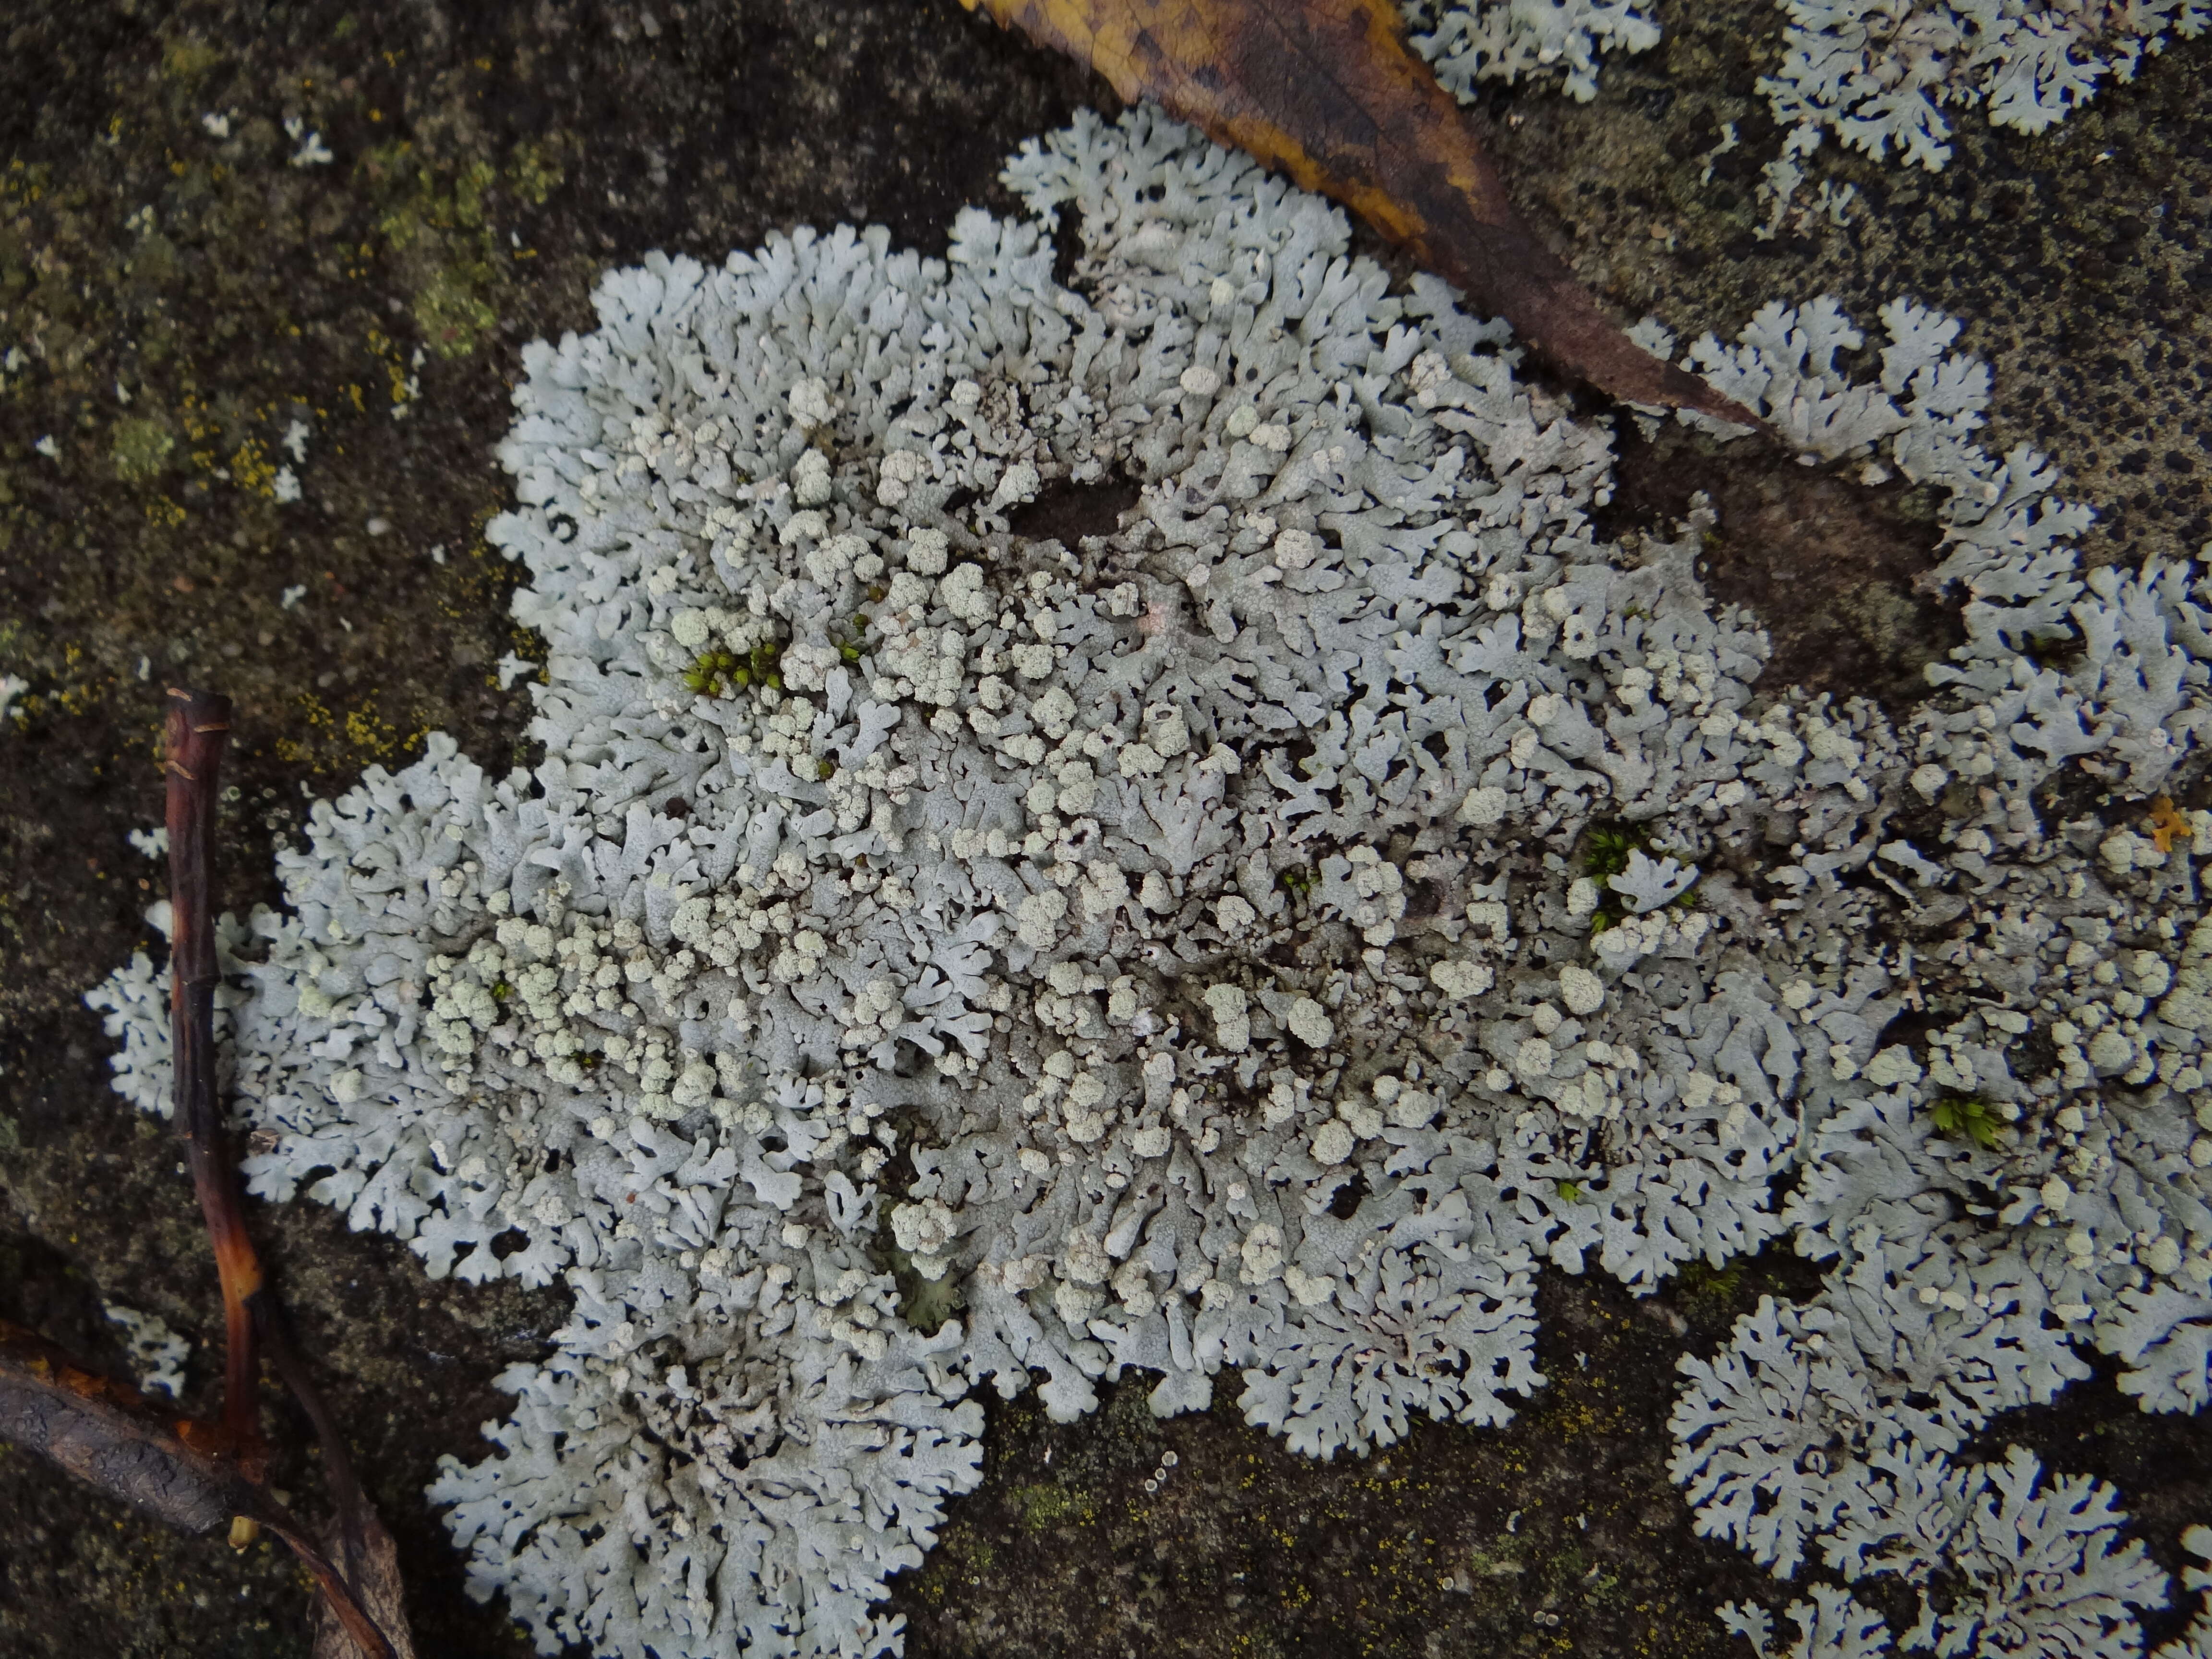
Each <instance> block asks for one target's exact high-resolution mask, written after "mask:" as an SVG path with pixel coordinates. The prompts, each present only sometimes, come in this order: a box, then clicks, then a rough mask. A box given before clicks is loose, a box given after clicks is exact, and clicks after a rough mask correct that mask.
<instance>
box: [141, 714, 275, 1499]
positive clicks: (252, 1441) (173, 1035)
mask: <svg viewBox="0 0 2212 1659" xmlns="http://www.w3.org/2000/svg"><path fill="white" fill-rule="evenodd" d="M167 738H168V745H167V758H166V760H165V761H164V763H163V769H164V770H165V771H166V772H167V776H168V789H169V799H168V821H169V912H170V921H169V942H170V949H169V1042H170V1048H171V1052H172V1054H173V1055H174V1057H175V1070H176V1123H177V1133H179V1134H180V1135H181V1136H183V1137H184V1139H185V1148H186V1153H185V1156H186V1160H187V1162H189V1164H191V1171H192V1186H193V1188H194V1189H195V1190H196V1191H197V1193H198V1194H199V1199H200V1212H201V1214H203V1215H204V1216H205V1217H206V1218H207V1229H208V1239H209V1242H210V1243H212V1244H213V1245H214V1247H215V1265H216V1273H217V1274H218V1276H219V1277H220V1278H221V1279H222V1312H223V1325H224V1332H225V1337H226V1341H227V1346H226V1350H225V1363H224V1367H223V1399H222V1421H223V1426H224V1428H225V1429H226V1430H227V1431H228V1433H229V1436H230V1440H231V1453H232V1455H234V1456H235V1457H236V1458H237V1459H238V1461H239V1464H240V1468H244V1469H245V1470H246V1473H247V1474H248V1475H249V1476H251V1477H252V1478H253V1479H255V1480H258V1479H259V1478H260V1475H261V1472H262V1469H263V1468H264V1465H265V1463H266V1461H267V1455H268V1453H267V1448H266V1446H265V1444H264V1442H263V1440H262V1438H261V1410H260V1367H259V1364H258V1360H257V1358H256V1350H255V1344H254V1328H253V1310H252V1297H253V1296H254V1294H255V1293H256V1292H257V1291H259V1290H260V1288H261V1263H260V1261H259V1259H258V1257H257V1256H256V1255H255V1254H254V1250H253V1241H252V1239H251V1238H250V1237H247V1235H246V1212H245V1206H244V1203H243V1202H242V1200H241V1198H240V1193H239V1189H238V1166H237V1164H236V1162H235V1161H234V1159H233V1158H231V1156H230V1149H229V1146H228V1144H227V1143H228V1139H229V1137H228V1135H227V1134H225V1133H224V1132H223V1121H222V1108H221V1106H220V1105H219V1104H218V1103H217V1102H216V1080H215V1067H216V1054H215V991H216V984H217V983H218V981H219V978H220V975H219V973H218V970H217V969H216V948H215V896H214V891H213V888H214V880H213V870H212V860H213V851H214V844H215V802H216V779H217V777H218V776H219V775H220V774H221V771H222V751H223V750H224V748H225V746H226V745H227V744H228V742H229V739H230V699H229V698H228V697H225V696H216V694H214V693H212V692H208V691H188V690H179V689H177V688H176V687H171V688H170V690H169V715H168V730H167Z"/></svg>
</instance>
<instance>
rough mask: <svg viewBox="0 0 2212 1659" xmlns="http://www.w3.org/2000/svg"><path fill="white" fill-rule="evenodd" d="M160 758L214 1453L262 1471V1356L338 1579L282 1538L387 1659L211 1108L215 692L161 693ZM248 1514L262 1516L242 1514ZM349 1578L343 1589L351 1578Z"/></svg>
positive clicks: (331, 1442)
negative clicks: (217, 1330)
mask: <svg viewBox="0 0 2212 1659" xmlns="http://www.w3.org/2000/svg"><path fill="white" fill-rule="evenodd" d="M229 741H230V699H229V698H228V697H225V696H217V695H216V694H215V693H212V692H207V691H192V690H181V689H178V688H175V687H172V688H171V689H170V691H169V710H168V722H167V757H166V758H165V760H164V762H163V770H164V772H165V774H166V775H167V784H168V825H169V909H170V920H169V929H170V932H169V939H170V956H169V973H170V978H169V1031H170V1038H169V1040H170V1048H171V1052H172V1054H173V1055H174V1058H175V1066H176V1079H175V1081H176V1108H175V1109H176V1121H177V1132H178V1133H179V1134H181V1135H182V1136H183V1137H184V1138H185V1146H186V1147H187V1149H188V1152H187V1157H188V1159H189V1162H190V1164H191V1172H192V1185H193V1188H195V1189H196V1190H197V1193H198V1194H199V1200H200V1212H201V1213H202V1214H203V1215H204V1216H205V1217H206V1218H207V1229H208V1237H209V1240H210V1242H211V1243H213V1245H214V1247H215V1260H216V1273H217V1274H218V1276H219V1277H220V1279H221V1280H222V1310H223V1324H224V1329H225V1334H226V1339H227V1347H226V1352H225V1362H224V1382H223V1402H222V1403H223V1410H222V1439H223V1440H224V1441H225V1442H227V1444H226V1445H225V1446H224V1448H223V1450H224V1451H225V1452H226V1454H227V1455H228V1456H229V1457H230V1458H232V1459H234V1461H235V1462H236V1464H237V1466H238V1468H239V1469H240V1472H241V1473H242V1474H244V1475H245V1476H246V1479H247V1480H249V1481H251V1482H252V1483H253V1484H254V1485H255V1486H257V1488H258V1486H259V1483H260V1481H261V1480H262V1478H263V1474H264V1471H265V1468H266V1465H267V1448H266V1446H265V1444H264V1442H263V1440H262V1438H261V1423H260V1417H261V1412H260V1401H261V1388H260V1383H261V1377H260V1365H259V1358H258V1356H259V1354H260V1352H263V1351H264V1350H265V1351H266V1352H268V1354H269V1356H270V1359H271V1360H272V1361H273V1362H274V1363H275V1364H276V1370H277V1374H278V1375H279V1376H282V1377H283V1381H284V1383H285V1385H286V1386H287V1387H288V1388H289V1389H291V1391H292V1394H293V1395H294V1397H295V1399H297V1400H298V1401H299V1402H300V1405H301V1409H302V1410H304V1411H305V1412H306V1413H307V1419H308V1421H309V1422H310V1423H311V1424H312V1425H313V1427H314V1431H315V1437H316V1438H317V1439H318V1440H319V1442H320V1443H321V1444H322V1447H323V1467H324V1471H325V1476H326V1478H327V1479H328V1480H329V1481H330V1486H331V1500H332V1502H333V1503H334V1504H335V1505H336V1506H337V1521H338V1524H337V1545H338V1556H339V1559H340V1560H341V1561H342V1562H343V1563H345V1564H346V1565H347V1566H348V1568H349V1569H350V1570H349V1571H345V1572H341V1571H339V1570H338V1569H337V1568H336V1567H333V1566H332V1565H331V1563H330V1562H329V1561H328V1560H327V1559H324V1558H323V1557H322V1555H321V1554H320V1553H319V1552H313V1553H312V1554H311V1551H312V1546H310V1547H308V1548H302V1547H301V1539H303V1538H304V1536H305V1534H298V1528H297V1527H296V1525H294V1526H292V1527H291V1528H290V1529H289V1530H285V1529H283V1528H279V1529H278V1532H279V1535H280V1536H282V1537H283V1539H284V1541H286V1542H287V1543H288V1544H290V1545H291V1546H292V1547H293V1548H294V1549H295V1550H298V1551H300V1553H301V1559H302V1560H303V1561H306V1562H307V1565H308V1567H309V1569H310V1570H311V1571H313V1572H314V1574H315V1578H316V1582H317V1583H319V1584H320V1585H321V1586H322V1588H323V1591H324V1594H325V1596H326V1597H327V1598H328V1599H329V1601H330V1603H331V1607H332V1609H333V1611H334V1612H336V1613H337V1616H338V1620H339V1622H340V1623H341V1624H342V1625H343V1626H344V1627H345V1629H346V1632H347V1633H348V1634H349V1635H351V1636H352V1637H353V1638H354V1639H355V1640H356V1642H357V1643H359V1644H360V1645H361V1646H362V1649H363V1650H364V1651H366V1652H368V1653H369V1654H371V1655H373V1656H376V1659H392V1656H394V1655H395V1654H396V1653H397V1652H398V1651H399V1650H400V1649H401V1647H402V1646H404V1644H406V1641H407V1638H406V1637H405V1634H404V1631H401V1632H397V1637H396V1644H395V1641H394V1640H392V1639H387V1638H386V1635H385V1633H384V1632H381V1631H380V1630H379V1629H378V1627H377V1624H376V1621H375V1620H374V1619H372V1618H371V1617H370V1615H369V1614H368V1613H367V1612H366V1611H365V1610H364V1608H363V1607H362V1600H363V1599H364V1598H363V1597H362V1595H361V1594H360V1590H361V1584H360V1582H359V1580H360V1571H359V1567H358V1565H357V1564H358V1563H360V1562H361V1561H362V1560H363V1559H366V1556H367V1553H368V1552H367V1546H366V1540H367V1538H368V1536H369V1535H370V1534H381V1533H382V1531H383V1528H382V1523H381V1522H379V1521H378V1519H377V1518H376V1516H375V1515H374V1511H372V1510H370V1508H369V1506H368V1499H367V1498H365V1497H364V1496H363V1495H362V1490H361V1485H360V1483H359V1482H358V1481H357V1480H355V1478H354V1474H353V1467H352V1463H351V1462H350V1460H349V1459H348V1457H347V1455H346V1449H345V1442H344V1440H343V1437H341V1436H340V1435H339V1433H338V1431H337V1425H336V1424H335V1423H334V1422H333V1421H332V1420H331V1414H330V1412H329V1411H328V1409H327V1408H325V1406H324V1404H323V1401H322V1397H321V1395H319V1393H318V1392H317V1390H316V1389H315V1386H314V1384H313V1383H312V1382H311V1381H310V1380H309V1379H308V1376H307V1367H306V1366H305V1365H303V1364H301V1362H300V1359H299V1357H298V1355H297V1354H296V1353H295V1352H293V1349H292V1346H291V1344H290V1343H289V1341H288V1340H286V1337H285V1335H284V1332H283V1324H282V1322H281V1320H280V1319H279V1317H278V1315H277V1311H276V1306H275V1304H274V1303H273V1302H272V1301H271V1300H270V1297H269V1295H268V1291H267V1287H266V1285H265V1284H264V1280H263V1277H262V1273H261V1261H260V1258H259V1256H258V1255H256V1253H255V1251H254V1249H253V1240H252V1237H251V1236H250V1235H248V1233H247V1232H246V1208H245V1205H244V1202H243V1200H242V1198H241V1195H240V1191H239V1185H238V1164H237V1160H236V1159H235V1158H234V1157H233V1156H232V1155H231V1149H230V1145H229V1135H228V1133H227V1132H226V1130H225V1127H224V1124H223V1118H222V1108H221V1106H220V1105H219V1103H218V1101H217V1095H216V1071H215V992H216V985H217V984H218V983H219V982H220V980H221V969H220V966H219V964H218V963H217V962H216V939H215V896H214V879H213V873H212V853H213V848H214V844H215V809H216V782H217V780H218V778H219V777H220V776H221V774H222V755H223V750H224V749H225V748H226V747H227V746H228V743H229ZM240 1513H242V1514H245V1515H246V1516H248V1517H249V1518H252V1519H258V1518H259V1516H258V1515H257V1514H256V1513H255V1512H254V1511H252V1510H241V1511H240ZM295 1534H298V1535H297V1536H295ZM349 1581H350V1582H349Z"/></svg>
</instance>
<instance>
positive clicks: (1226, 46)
mask: <svg viewBox="0 0 2212 1659" xmlns="http://www.w3.org/2000/svg"><path fill="white" fill-rule="evenodd" d="M962 3H963V4H964V5H966V6H967V7H968V8H969V9H970V10H974V9H976V8H977V7H978V6H979V5H980V6H981V7H982V8H983V9H985V10H987V12H988V13H989V14H990V15H992V16H994V17H995V18H996V19H998V21H1000V23H1001V24H1004V25H1006V26H1008V27H1017V28H1019V29H1020V30H1021V31H1022V32H1023V33H1025V34H1027V35H1028V36H1029V37H1030V39H1031V40H1036V41H1037V42H1038V43H1040V44H1041V45H1044V46H1055V47H1058V48H1059V49H1060V51H1062V52H1068V53H1070V54H1072V55H1073V56H1074V57H1076V58H1080V59H1081V60H1083V61H1084V62H1085V63H1087V64H1091V67H1093V68H1094V69H1096V70H1097V71H1098V72H1099V73H1100V74H1102V75H1103V76H1105V77H1106V79H1107V80H1108V81H1109V82H1111V83H1112V85H1113V88H1114V89H1115V91H1116V92H1117V93H1119V94H1121V96H1122V97H1124V98H1126V99H1128V100H1132V101H1133V100H1137V99H1139V98H1150V99H1152V100H1155V101H1156V102H1158V104H1160V105H1161V106H1163V107H1164V108H1165V109H1166V110H1167V111H1168V112H1170V114H1172V115H1175V116H1176V117H1178V118H1181V119H1182V120H1186V121H1189V122H1191V123H1193V124H1194V125H1197V126H1199V127H1200V128H1201V129H1203V130H1204V131H1206V134H1207V135H1208V136H1209V137H1212V138H1213V139H1215V140H1216V141H1217V142H1218V143H1224V144H1234V145H1237V146H1238V147H1239V148H1241V149H1245V150H1248V151H1249V152H1250V153H1251V154H1252V155H1255V156H1257V157H1258V158H1259V159H1260V160H1261V161H1264V162H1266V163H1267V165H1269V166H1271V167H1279V168H1281V169H1282V170H1283V171H1284V172H1285V173H1288V174H1289V175H1290V177H1291V179H1294V180H1296V181H1297V183H1298V184H1299V185H1302V186H1303V187H1304V188H1305V189H1307V190H1311V191H1319V192H1321V193H1322V194H1323V195H1327V196H1331V197H1334V198H1335V199H1336V200H1338V201H1340V202H1341V203H1343V204H1345V205H1346V207H1348V208H1350V209H1351V210H1352V211H1353V212H1354V213H1357V214H1358V215H1359V216H1360V217H1361V218H1363V219H1364V220H1366V221H1367V222H1368V223H1369V224H1370V225H1372V226H1374V227H1375V228H1376V230H1378V231H1380V232H1381V233H1382V234H1383V235H1385V236H1388V237H1389V238H1390V239H1391V240H1393V241H1396V242H1401V243H1403V244H1404V245H1405V246H1407V247H1410V248H1411V249H1413V252H1415V254H1416V255H1417V256H1419V258H1420V259H1421V261H1422V263H1423V264H1425V265H1426V266H1427V267H1428V268H1429V269H1430V270H1434V271H1435V272H1436V273H1437V275H1439V276H1443V277H1444V278H1446V279H1447V280H1448V281H1449V282H1452V283H1455V284H1457V285H1458V287H1459V288H1460V289H1461V290H1462V292H1463V293H1465V294H1466V295H1467V296H1468V301H1469V302H1470V303H1471V304H1472V305H1473V306H1474V307H1475V309H1477V310H1478V311H1483V312H1487V313H1494V314H1496V315H1498V316H1501V317H1504V319H1506V320H1507V321H1508V322H1510V323H1511V324H1512V325H1513V327H1514V331H1515V332H1516V333H1517V334H1518V335H1519V336H1520V337H1521V338H1522V340H1523V341H1524V342H1525V343H1527V344H1528V346H1529V347H1530V348H1531V349H1534V350H1535V351H1536V352H1537V353H1538V354H1540V355H1541V356H1543V357H1544V358H1546V359H1547V361H1549V362H1551V363H1552V364H1553V366H1554V367H1556V368H1559V369H1560V370H1561V371H1563V372H1564V373H1566V374H1571V375H1574V376H1576V377H1577V378H1579V379H1581V380H1587V381H1588V382H1589V384H1590V385H1592V386H1595V387H1597V388H1598V389H1599V390H1600V391H1601V392H1608V393H1610V394H1612V395H1613V397H1616V398H1623V399H1625V400H1626V401H1627V402H1630V403H1638V404H1662V405H1665V406H1667V407H1669V408H1684V409H1693V410H1699V411H1701V412H1703V413H1705V414H1707V415H1711V416H1716V417H1717V418H1719V419H1721V420H1724V421H1729V422H1735V423H1737V424H1740V425H1743V426H1748V427H1757V426H1759V425H1760V424H1761V422H1759V419H1758V417H1757V416H1753V414H1752V412H1751V411H1750V410H1747V409H1745V408H1744V407H1743V406H1742V405H1741V404H1737V403H1736V402H1735V401H1734V400H1733V399H1731V398H1723V397H1722V396H1721V395H1720V394H1719V393H1718V392H1715V391H1714V390H1713V389H1712V388H1711V387H1710V386H1706V385H1705V382H1703V381H1702V380H1699V379H1697V378H1696V377H1695V376H1694V375H1692V374H1685V373H1684V372H1683V371H1682V370H1680V369H1679V368H1674V367H1673V366H1672V365H1671V364H1668V363H1663V362H1660V361H1659V360H1658V359H1657V358H1656V357H1654V356H1651V355H1650V353H1648V352H1646V351H1645V350H1644V349H1643V348H1642V347H1640V346H1638V345H1637V344H1636V343H1635V342H1633V341H1632V340H1631V339H1629V338H1628V337H1627V336H1626V335H1625V334H1623V333H1622V332H1621V331H1620V329H1619V328H1618V327H1617V326H1616V325H1614V324H1613V322H1612V320H1611V319H1608V318H1607V316H1606V315H1605V313H1603V312H1602V311H1601V310H1600V309H1599V307H1598V304H1597V301H1596V300H1595V298H1593V297H1592V296H1591V295H1590V293H1589V290H1588V289H1585V288H1583V286H1582V284H1581V283H1577V281H1576V280H1575V278H1574V276H1573V274H1572V273H1571V271H1569V270H1568V269H1567V268H1566V266H1565V264H1563V263H1562V262H1561V261H1560V260H1559V258H1558V257H1557V256H1556V255H1554V254H1553V252H1551V251H1550V250H1549V249H1548V248H1547V247H1545V246H1544V245H1543V244H1542V243H1541V242H1540V241H1539V240H1536V238H1534V236H1532V235H1530V234H1528V231H1527V229H1525V228H1523V227H1522V224H1521V222H1520V221H1519V219H1518V217H1517V216H1516V215H1515V213H1514V211H1513V209H1512V206H1511V204H1510V203H1509V202H1508V201H1507V200H1506V197H1505V191H1504V186H1503V185H1501V184H1500V183H1499V181H1498V170H1497V169H1496V168H1495V167H1492V165H1491V162H1490V158H1489V156H1488V155H1486V154H1485V153H1484V151H1483V149H1482V146H1481V144H1480V142H1479V140H1478V138H1477V137H1476V134H1475V131H1474V125H1473V124H1472V123H1471V122H1470V120H1469V118H1468V115H1467V112H1465V111H1464V110H1462V108H1461V107H1460V106H1459V105H1458V104H1457V103H1456V102H1455V101H1454V100H1453V99H1452V96H1451V94H1449V93H1448V92H1446V91H1445V90H1444V89H1443V87H1442V86H1440V85H1439V84H1438V83H1437V78H1436V76H1435V75H1434V74H1433V73H1431V70H1429V67H1428V66H1427V65H1426V64H1423V63H1422V62H1421V61H1420V60H1419V58H1416V57H1414V56H1413V52H1411V50H1410V49H1408V47H1407V44H1406V39H1405V29H1404V25H1403V22H1402V21H1401V19H1400V17H1399V15H1398V12H1397V9H1396V7H1395V4H1393V3H1392V0H962Z"/></svg>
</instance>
